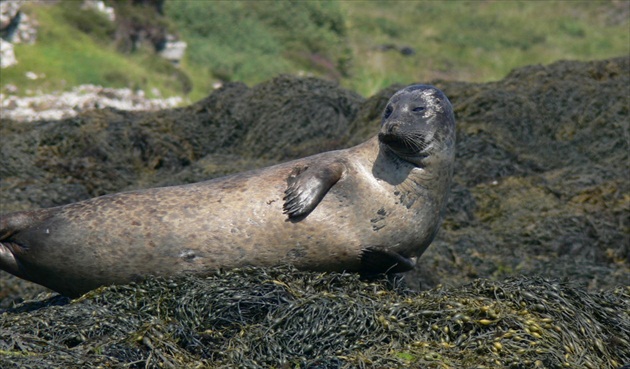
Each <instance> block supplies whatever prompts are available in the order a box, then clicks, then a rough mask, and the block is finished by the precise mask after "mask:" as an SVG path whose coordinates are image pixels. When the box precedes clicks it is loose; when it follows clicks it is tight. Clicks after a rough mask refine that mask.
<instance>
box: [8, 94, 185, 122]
mask: <svg viewBox="0 0 630 369" xmlns="http://www.w3.org/2000/svg"><path fill="white" fill-rule="evenodd" d="M140 91H141V90H140ZM143 96H144V92H143V91H142V92H141V93H139V92H133V91H132V90H131V89H128V88H122V89H114V88H105V87H101V86H95V85H82V86H78V87H75V88H73V89H72V91H70V92H63V93H53V94H50V95H39V96H28V97H21V96H15V95H4V94H0V108H1V112H0V118H2V119H5V118H8V119H13V120H18V121H34V120H56V119H63V118H69V117H73V116H75V115H77V114H78V113H79V112H82V111H85V110H90V109H102V108H106V107H112V108H116V109H119V110H159V109H168V108H172V107H176V106H178V105H180V104H181V103H182V102H183V99H182V98H181V97H170V98H167V99H146V98H144V97H143Z"/></svg>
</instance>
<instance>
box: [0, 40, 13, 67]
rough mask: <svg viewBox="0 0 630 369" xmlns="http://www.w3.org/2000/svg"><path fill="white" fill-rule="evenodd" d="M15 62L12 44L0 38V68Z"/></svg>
mask: <svg viewBox="0 0 630 369" xmlns="http://www.w3.org/2000/svg"><path fill="white" fill-rule="evenodd" d="M16 64H17V59H16V58H15V53H14V52H13V44H12V43H10V42H8V41H5V40H3V39H1V38H0V68H7V67H10V66H12V65H16Z"/></svg>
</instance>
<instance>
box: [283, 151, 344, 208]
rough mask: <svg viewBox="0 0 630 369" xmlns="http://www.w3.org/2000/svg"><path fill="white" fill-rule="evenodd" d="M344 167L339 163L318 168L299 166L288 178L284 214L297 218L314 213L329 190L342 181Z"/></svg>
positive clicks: (322, 165) (318, 166) (317, 166)
mask: <svg viewBox="0 0 630 369" xmlns="http://www.w3.org/2000/svg"><path fill="white" fill-rule="evenodd" d="M344 168H345V167H344V165H343V164H342V163H339V162H335V163H326V164H324V163H322V164H321V165H316V166H311V167H307V166H297V167H294V168H293V170H292V171H291V174H290V175H289V177H288V178H287V189H286V190H285V191H284V193H285V196H284V198H283V200H284V205H283V206H282V209H283V213H284V214H288V216H289V218H297V217H299V216H303V215H307V214H309V213H310V212H311V211H313V210H314V209H315V208H316V207H317V204H319V202H320V201H322V199H323V198H324V196H325V195H326V193H327V192H328V190H330V189H331V187H332V186H333V185H334V184H335V183H337V181H339V179H341V176H342V175H343V172H344Z"/></svg>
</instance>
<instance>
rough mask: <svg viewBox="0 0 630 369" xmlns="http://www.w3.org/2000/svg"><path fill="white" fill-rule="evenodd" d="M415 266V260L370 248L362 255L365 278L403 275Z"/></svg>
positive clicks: (362, 271)
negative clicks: (381, 275)
mask: <svg viewBox="0 0 630 369" xmlns="http://www.w3.org/2000/svg"><path fill="white" fill-rule="evenodd" d="M415 266H416V263H415V262H414V260H412V259H409V258H407V257H404V256H402V255H400V254H398V253H395V252H393V251H386V250H377V249H372V248H368V249H364V250H363V252H362V253H361V274H362V275H364V276H370V275H375V274H389V273H402V272H407V271H410V270H412V269H413V268H415Z"/></svg>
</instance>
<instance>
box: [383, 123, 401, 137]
mask: <svg viewBox="0 0 630 369" xmlns="http://www.w3.org/2000/svg"><path fill="white" fill-rule="evenodd" d="M399 129H400V123H389V124H387V125H386V126H385V133H387V134H390V135H391V134H394V133H396V132H398V130H399Z"/></svg>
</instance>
